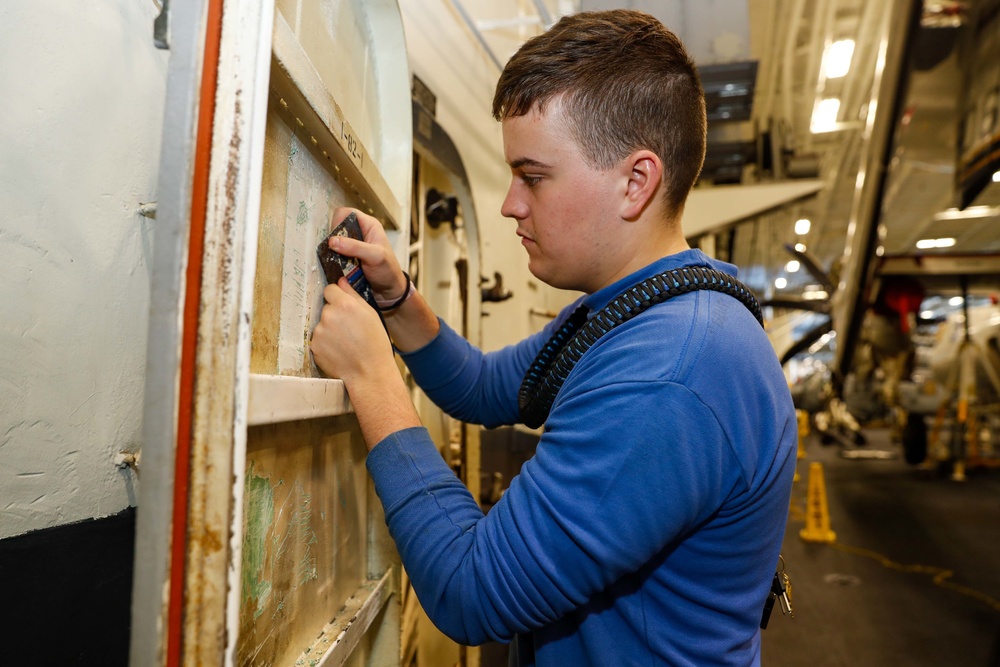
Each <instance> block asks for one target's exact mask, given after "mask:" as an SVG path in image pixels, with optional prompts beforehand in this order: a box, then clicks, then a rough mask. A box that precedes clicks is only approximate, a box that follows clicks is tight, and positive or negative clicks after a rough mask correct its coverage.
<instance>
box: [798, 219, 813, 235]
mask: <svg viewBox="0 0 1000 667" xmlns="http://www.w3.org/2000/svg"><path fill="white" fill-rule="evenodd" d="M810 227H812V223H811V222H809V219H808V218H801V219H799V220H796V221H795V233H796V234H798V235H799V236H805V235H806V234H808V233H809V228H810Z"/></svg>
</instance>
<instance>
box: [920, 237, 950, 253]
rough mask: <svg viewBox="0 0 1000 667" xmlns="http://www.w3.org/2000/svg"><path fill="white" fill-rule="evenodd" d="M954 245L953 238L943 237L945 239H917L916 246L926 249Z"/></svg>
mask: <svg viewBox="0 0 1000 667" xmlns="http://www.w3.org/2000/svg"><path fill="white" fill-rule="evenodd" d="M953 245H955V239H952V238H945V239H920V240H919V241H917V247H918V248H920V249H921V250H927V249H929V248H950V247H952V246H953Z"/></svg>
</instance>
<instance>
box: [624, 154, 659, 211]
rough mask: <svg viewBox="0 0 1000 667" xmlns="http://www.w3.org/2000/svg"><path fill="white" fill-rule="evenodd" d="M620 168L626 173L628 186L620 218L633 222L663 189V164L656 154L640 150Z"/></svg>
mask: <svg viewBox="0 0 1000 667" xmlns="http://www.w3.org/2000/svg"><path fill="white" fill-rule="evenodd" d="M622 167H623V168H624V169H625V170H626V171H627V172H628V185H627V187H626V192H625V198H624V199H623V200H622V209H621V216H622V218H624V219H626V220H635V219H637V218H638V217H639V216H640V215H641V214H642V212H643V211H644V210H645V209H646V207H647V206H648V205H649V204H650V203H651V202H652V201H653V200H654V199H656V196H657V194H658V193H659V192H661V191H662V189H663V186H662V182H663V162H662V161H661V160H660V158H659V157H658V156H657V155H656V153H654V152H652V151H650V150H646V149H642V150H638V151H636V152H634V153H632V154H631V155H629V156H628V157H627V158H625V160H624V161H623V162H622Z"/></svg>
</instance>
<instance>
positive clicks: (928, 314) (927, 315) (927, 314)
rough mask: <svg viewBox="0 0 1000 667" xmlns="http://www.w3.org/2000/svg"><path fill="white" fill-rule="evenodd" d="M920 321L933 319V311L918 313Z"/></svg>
mask: <svg viewBox="0 0 1000 667" xmlns="http://www.w3.org/2000/svg"><path fill="white" fill-rule="evenodd" d="M920 319H922V320H933V319H934V311H933V310H925V311H923V312H922V313H920Z"/></svg>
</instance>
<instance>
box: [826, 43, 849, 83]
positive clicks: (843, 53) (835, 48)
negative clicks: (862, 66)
mask: <svg viewBox="0 0 1000 667" xmlns="http://www.w3.org/2000/svg"><path fill="white" fill-rule="evenodd" d="M853 57H854V40H853V39H838V40H837V41H836V42H834V43H832V44H830V46H828V47H827V49H826V53H825V54H823V73H824V75H825V76H826V78H827V79H839V78H841V77H844V76H846V75H847V73H848V72H849V71H850V69H851V58H853Z"/></svg>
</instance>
